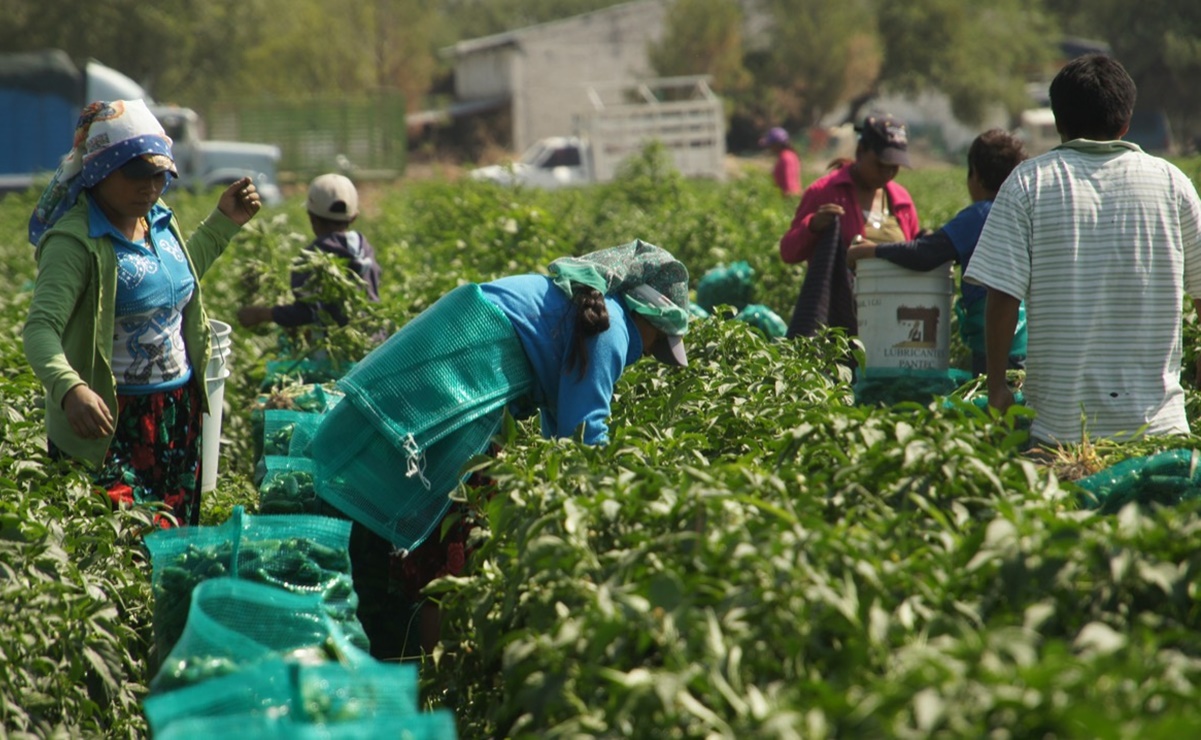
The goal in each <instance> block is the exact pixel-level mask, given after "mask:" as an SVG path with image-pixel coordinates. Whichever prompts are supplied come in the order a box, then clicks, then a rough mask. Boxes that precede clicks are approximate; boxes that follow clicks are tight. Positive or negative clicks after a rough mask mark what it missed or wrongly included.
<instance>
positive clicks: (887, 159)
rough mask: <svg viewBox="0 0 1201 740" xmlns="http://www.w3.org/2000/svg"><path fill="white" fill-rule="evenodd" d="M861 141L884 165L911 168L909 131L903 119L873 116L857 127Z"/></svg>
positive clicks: (881, 115)
mask: <svg viewBox="0 0 1201 740" xmlns="http://www.w3.org/2000/svg"><path fill="white" fill-rule="evenodd" d="M855 130H856V131H858V132H859V140H860V141H862V142H863V143H864V144H866V145H867V146H868V147H869V148H870V149H871V150H872V151H873V152H875V153H876V156H877V157H879V158H880V161H881V162H883V163H884V164H892V165H898V166H901V167H909V166H910V164H909V129H908V128H907V127H906V126H905V122H904V121H902V120H901V119H899V118H897V117H895V116H891V115H889V114H887V113H885V114H878V115H877V114H873V115H870V116H868V117H867V118H865V119H863V124H862V125H860V126H856V127H855Z"/></svg>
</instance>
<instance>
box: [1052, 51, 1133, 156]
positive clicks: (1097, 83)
mask: <svg viewBox="0 0 1201 740" xmlns="http://www.w3.org/2000/svg"><path fill="white" fill-rule="evenodd" d="M1049 92H1050V96H1051V112H1052V113H1054V114H1055V126H1056V128H1058V129H1059V132H1060V134H1061V135H1062V136H1064V137H1066V138H1065V140H1067V141H1070V140H1072V139H1092V140H1094V141H1112V140H1113V139H1117V138H1118V137H1119V136H1121V135H1122V132H1123V131H1122V130H1123V129H1124V128H1126V125H1127V124H1129V123H1130V116H1131V114H1133V113H1134V100H1135V97H1136V96H1137V94H1138V91H1137V89H1136V88H1135V86H1134V80H1132V79H1130V75H1129V74H1127V72H1126V69H1125V68H1124V67H1123V66H1122V65H1121V64H1120V63H1119V62H1118V60H1116V59H1114V58H1113V57H1110V56H1107V55H1105V54H1085V55H1084V56H1081V57H1077V58H1075V59H1073V60H1072V61H1070V62H1068V63H1067V65H1065V66H1064V68H1063V69H1061V70H1059V74H1057V75H1055V79H1053V80H1051V88H1050V91H1049Z"/></svg>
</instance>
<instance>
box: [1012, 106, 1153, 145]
mask: <svg viewBox="0 0 1201 740" xmlns="http://www.w3.org/2000/svg"><path fill="white" fill-rule="evenodd" d="M1018 127H1019V128H1018V133H1019V136H1020V138H1021V139H1022V141H1023V142H1025V144H1026V151H1027V152H1028V153H1029V154H1030V156H1035V155H1038V154H1042V153H1044V152H1049V151H1051V150H1052V149H1054V148H1055V147H1057V146H1059V144H1060V141H1059V132H1058V131H1056V130H1055V115H1054V114H1053V113H1052V112H1051V109H1050V108H1030V109H1029V110H1024V111H1022V115H1021V117H1020V119H1019V122H1018ZM1122 138H1123V139H1124V140H1126V141H1129V142H1131V143H1133V144H1138V145H1139V146H1140V147H1142V149H1143V151H1146V152H1148V153H1150V154H1172V153H1173V147H1172V131H1171V128H1170V127H1169V126H1168V116H1167V114H1166V113H1164V111H1163V110H1162V109H1154V110H1143V109H1137V108H1136V109H1135V111H1134V114H1133V115H1132V116H1131V117H1130V130H1129V131H1128V132H1126V135H1125V136H1124V137H1122Z"/></svg>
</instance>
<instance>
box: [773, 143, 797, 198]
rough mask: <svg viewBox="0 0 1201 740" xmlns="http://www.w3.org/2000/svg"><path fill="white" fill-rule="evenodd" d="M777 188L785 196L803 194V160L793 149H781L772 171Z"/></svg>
mask: <svg viewBox="0 0 1201 740" xmlns="http://www.w3.org/2000/svg"><path fill="white" fill-rule="evenodd" d="M771 176H772V178H773V179H775V181H776V187H778V188H779V189H780V192H781V193H783V194H784V195H800V194H801V159H800V157H798V156H797V155H796V152H795V151H793V150H792V149H781V150H780V155H779V156H778V157H776V166H775V167H774V168H773V169H772V171H771Z"/></svg>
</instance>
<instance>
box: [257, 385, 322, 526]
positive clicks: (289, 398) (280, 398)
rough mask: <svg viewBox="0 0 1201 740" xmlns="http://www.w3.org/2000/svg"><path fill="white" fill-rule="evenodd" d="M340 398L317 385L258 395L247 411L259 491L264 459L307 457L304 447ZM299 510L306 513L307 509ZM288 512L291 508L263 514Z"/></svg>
mask: <svg viewBox="0 0 1201 740" xmlns="http://www.w3.org/2000/svg"><path fill="white" fill-rule="evenodd" d="M343 398H345V394H343V393H342V392H341V391H339V390H338V389H337V388H335V387H332V386H324V385H321V384H319V383H310V384H305V385H292V386H286V387H284V388H279V389H276V390H274V391H272V392H271V393H264V394H260V395H259V397H258V399H257V400H256V401H255V403H254V406H253V407H252V408H251V412H250V434H251V441H252V443H253V448H254V459H255V465H254V483H255V485H257V486H259V487H260V488H261V487H262V485H263V483H264V479H265V478H266V475H267V472H268V471H267V458H268V457H305V456H307V445H308V443H309V442H310V441H311V440H312V438H313V435H314V434H315V433H316V430H317V427H318V426H319V425H320V423H321V417H322V416H323V415H324V414H326V413H328V412H329V411H330V410H331V409H333V408H334V407H335V406H337V405H338V404H339V403H340V402H341V401H342V399H343ZM268 509H270V507H268ZM303 510H304V511H310V509H309V508H305V509H303ZM260 511H263V510H262V509H260ZM289 511H293V509H284V510H280V511H275V512H273V511H270V510H267V511H263V513H287V512H289Z"/></svg>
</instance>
